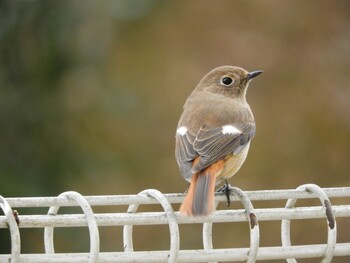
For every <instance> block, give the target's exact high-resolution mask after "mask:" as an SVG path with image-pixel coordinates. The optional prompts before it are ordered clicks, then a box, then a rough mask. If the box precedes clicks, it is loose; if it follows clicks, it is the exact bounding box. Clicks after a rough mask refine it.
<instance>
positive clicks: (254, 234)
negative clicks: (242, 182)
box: [203, 187, 260, 263]
mask: <svg viewBox="0 0 350 263" xmlns="http://www.w3.org/2000/svg"><path fill="white" fill-rule="evenodd" d="M230 191H231V193H233V194H235V195H237V197H238V198H239V199H240V201H241V203H242V204H243V206H244V209H245V212H246V215H247V219H248V222H249V226H250V228H249V230H250V248H249V253H248V258H247V263H253V262H255V261H256V255H257V253H258V249H259V241H260V231H259V224H258V220H257V218H256V215H255V213H254V207H253V205H252V202H251V201H250V199H249V197H248V196H247V194H246V193H244V192H243V191H242V190H241V189H239V188H237V187H231V188H230ZM203 246H204V249H213V241H212V223H211V222H206V223H204V224H203Z"/></svg>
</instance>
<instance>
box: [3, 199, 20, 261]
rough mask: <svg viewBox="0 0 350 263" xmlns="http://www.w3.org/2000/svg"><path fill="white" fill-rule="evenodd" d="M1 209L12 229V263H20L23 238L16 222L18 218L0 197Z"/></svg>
mask: <svg viewBox="0 0 350 263" xmlns="http://www.w3.org/2000/svg"><path fill="white" fill-rule="evenodd" d="M0 208H1V209H2V211H4V214H5V217H6V221H7V224H8V227H9V229H10V235H11V263H17V262H19V260H20V256H21V238H20V234H19V229H18V225H17V224H18V223H17V221H16V218H15V215H14V212H13V210H12V208H11V206H10V205H9V203H8V202H7V201H6V199H5V198H3V197H2V196H1V195H0Z"/></svg>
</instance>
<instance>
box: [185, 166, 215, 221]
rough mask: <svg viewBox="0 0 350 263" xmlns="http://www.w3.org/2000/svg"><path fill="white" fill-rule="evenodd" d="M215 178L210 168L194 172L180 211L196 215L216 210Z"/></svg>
mask: <svg viewBox="0 0 350 263" xmlns="http://www.w3.org/2000/svg"><path fill="white" fill-rule="evenodd" d="M215 179H216V177H215V174H214V173H211V170H209V169H206V170H204V171H202V172H199V173H195V174H193V175H192V179H191V184H190V187H189V189H188V192H187V195H186V197H185V199H184V201H183V203H182V205H181V207H180V213H181V214H185V215H193V216H196V215H208V214H211V213H212V212H214V210H215V201H214V192H215Z"/></svg>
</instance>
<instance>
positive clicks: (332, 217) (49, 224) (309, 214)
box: [0, 184, 350, 263]
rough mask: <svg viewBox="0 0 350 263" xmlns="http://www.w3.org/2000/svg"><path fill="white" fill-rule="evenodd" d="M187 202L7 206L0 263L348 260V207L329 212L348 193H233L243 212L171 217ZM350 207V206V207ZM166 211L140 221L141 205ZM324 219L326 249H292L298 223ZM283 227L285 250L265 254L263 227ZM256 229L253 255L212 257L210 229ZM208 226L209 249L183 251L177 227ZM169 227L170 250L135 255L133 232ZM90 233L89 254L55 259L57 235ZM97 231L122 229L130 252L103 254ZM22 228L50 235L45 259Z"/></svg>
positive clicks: (46, 201) (132, 199)
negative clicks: (340, 224) (340, 227)
mask: <svg viewBox="0 0 350 263" xmlns="http://www.w3.org/2000/svg"><path fill="white" fill-rule="evenodd" d="M183 197H184V195H183V194H162V193H161V192H159V191H158V190H154V189H149V190H145V191H142V192H140V193H139V194H138V195H108V196H82V195H80V194H79V193H77V192H73V191H69V192H64V193H62V194H61V195H59V196H58V197H31V198H3V197H2V196H0V207H1V208H2V210H3V212H4V216H0V228H9V230H10V236H11V254H0V262H12V263H15V262H36V263H38V262H218V261H220V262H224V261H230V262H234V261H246V262H255V261H259V260H276V259H286V261H287V262H297V261H296V259H298V258H312V257H315V258H317V257H318V258H320V260H321V262H322V263H326V262H331V261H332V259H333V257H337V256H350V237H349V242H348V243H337V223H336V218H337V217H349V218H350V204H349V203H348V204H344V205H343V204H342V205H333V206H332V205H331V202H330V198H338V197H350V187H341V188H324V189H321V188H320V187H318V186H317V185H314V184H307V185H302V186H300V187H298V188H297V189H295V190H265V191H246V192H244V191H242V190H240V189H238V188H232V194H231V200H233V201H240V202H242V204H243V206H244V209H233V210H218V211H216V212H215V213H213V214H212V215H210V216H205V217H187V216H182V215H180V214H179V213H178V212H175V211H174V210H173V207H172V204H178V203H181V201H182V199H183ZM307 198H308V199H309V198H318V199H319V201H320V206H311V207H294V204H295V202H296V201H297V199H307ZM257 200H287V202H286V205H285V207H284V208H259V209H254V208H253V205H252V202H251V201H257ZM216 201H217V202H225V201H226V197H225V196H224V195H217V196H216ZM348 201H350V199H349V200H348ZM158 203H159V204H161V206H162V207H163V209H164V212H142V213H138V212H137V209H138V206H139V205H141V204H158ZM120 205H129V208H128V210H127V212H126V213H95V214H94V212H93V210H92V207H93V206H120ZM62 206H80V207H81V208H82V210H83V212H84V214H57V212H58V209H59V208H60V207H62ZM23 207H26V208H36V207H49V210H48V213H47V214H46V215H18V213H17V212H16V210H14V208H23ZM316 218H325V222H326V226H325V227H327V231H328V232H327V243H325V244H313V245H298V246H296V245H293V244H291V241H290V223H291V220H294V219H316ZM271 220H280V221H281V245H280V246H275V247H260V246H259V240H260V232H259V223H258V222H259V221H271ZM243 221H246V222H248V223H249V226H250V228H249V229H250V246H249V247H247V248H228V249H213V241H212V225H213V223H223V222H230V223H235V222H243ZM198 223H203V234H202V236H203V249H196V250H181V249H180V231H179V224H198ZM162 224H168V225H169V231H170V248H169V250H164V251H134V249H133V226H134V225H162ZM78 226H88V229H89V234H90V252H89V253H55V250H54V241H53V236H54V228H55V227H78ZM99 226H122V227H123V242H124V251H121V252H100V251H99V250H100V235H99V228H98V227H99ZM21 228H44V247H45V253H43V254H35V253H32V254H22V253H21V237H20V229H21Z"/></svg>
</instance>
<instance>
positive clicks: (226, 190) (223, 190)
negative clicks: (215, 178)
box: [217, 180, 231, 207]
mask: <svg viewBox="0 0 350 263" xmlns="http://www.w3.org/2000/svg"><path fill="white" fill-rule="evenodd" d="M217 192H219V193H225V195H226V199H227V203H226V206H227V207H229V206H230V204H231V199H230V194H231V185H230V184H229V183H228V182H227V180H225V184H224V185H223V186H221V187H220V188H219V189H218V190H217Z"/></svg>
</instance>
